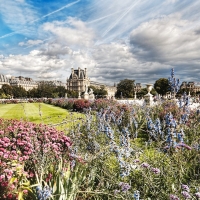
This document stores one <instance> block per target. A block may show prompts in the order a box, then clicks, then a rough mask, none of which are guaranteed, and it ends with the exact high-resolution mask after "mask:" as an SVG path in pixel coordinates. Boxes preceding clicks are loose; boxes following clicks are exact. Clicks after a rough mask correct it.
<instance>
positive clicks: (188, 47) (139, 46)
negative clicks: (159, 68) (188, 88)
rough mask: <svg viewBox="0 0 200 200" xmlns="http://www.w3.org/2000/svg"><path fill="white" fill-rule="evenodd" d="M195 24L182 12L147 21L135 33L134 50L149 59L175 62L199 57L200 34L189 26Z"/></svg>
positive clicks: (133, 36) (133, 32)
mask: <svg viewBox="0 0 200 200" xmlns="http://www.w3.org/2000/svg"><path fill="white" fill-rule="evenodd" d="M191 24H192V22H191V21H188V20H183V19H181V16H180V15H170V16H165V17H163V18H161V19H154V20H151V21H149V22H145V23H143V24H141V25H140V26H139V27H138V28H137V29H135V30H133V31H132V33H131V37H130V43H131V44H132V47H133V49H132V50H133V52H134V53H135V54H136V55H137V56H138V57H140V58H141V59H143V60H147V61H159V62H166V63H174V64H175V63H183V62H184V61H185V62H188V61H189V60H190V61H192V60H199V54H200V49H199V45H200V37H199V35H198V34H196V32H195V30H193V29H191V30H187V29H186V28H187V27H188V26H190V25H191ZM185 29H186V30H185Z"/></svg>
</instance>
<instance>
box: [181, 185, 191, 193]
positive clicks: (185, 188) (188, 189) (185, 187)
mask: <svg viewBox="0 0 200 200" xmlns="http://www.w3.org/2000/svg"><path fill="white" fill-rule="evenodd" d="M181 187H182V189H183V190H184V191H187V192H189V191H190V188H189V187H188V185H184V184H182V185H181Z"/></svg>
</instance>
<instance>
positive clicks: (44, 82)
mask: <svg viewBox="0 0 200 200" xmlns="http://www.w3.org/2000/svg"><path fill="white" fill-rule="evenodd" d="M37 84H38V85H42V84H47V85H49V86H52V87H58V86H62V87H65V88H66V84H65V83H63V82H62V81H57V80H54V81H37Z"/></svg>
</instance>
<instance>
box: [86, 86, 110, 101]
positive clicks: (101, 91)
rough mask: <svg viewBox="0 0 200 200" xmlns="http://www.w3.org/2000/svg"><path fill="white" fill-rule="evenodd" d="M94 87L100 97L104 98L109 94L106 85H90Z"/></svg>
mask: <svg viewBox="0 0 200 200" xmlns="http://www.w3.org/2000/svg"><path fill="white" fill-rule="evenodd" d="M90 88H92V89H93V94H94V95H95V96H96V97H97V98H98V97H99V98H102V97H104V96H106V95H107V94H108V92H107V90H106V89H105V87H104V86H101V87H100V88H98V87H95V86H93V85H91V86H90V87H89V89H90Z"/></svg>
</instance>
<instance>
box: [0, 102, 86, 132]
mask: <svg viewBox="0 0 200 200" xmlns="http://www.w3.org/2000/svg"><path fill="white" fill-rule="evenodd" d="M82 117H83V115H82V114H80V113H71V112H68V111H67V110H65V109H62V108H59V107H56V106H52V105H49V104H44V103H22V104H0V118H4V119H18V120H24V121H29V122H34V123H42V124H48V125H53V126H55V127H57V128H58V129H60V130H68V129H70V128H71V127H72V126H74V124H75V123H77V119H80V118H82ZM78 121H79V120H78Z"/></svg>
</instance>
